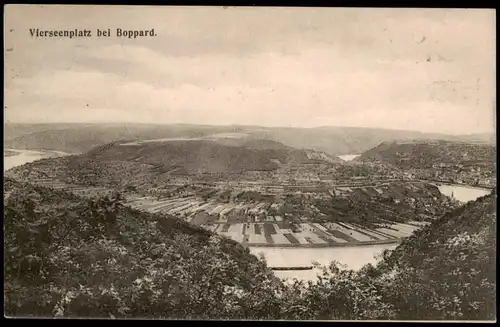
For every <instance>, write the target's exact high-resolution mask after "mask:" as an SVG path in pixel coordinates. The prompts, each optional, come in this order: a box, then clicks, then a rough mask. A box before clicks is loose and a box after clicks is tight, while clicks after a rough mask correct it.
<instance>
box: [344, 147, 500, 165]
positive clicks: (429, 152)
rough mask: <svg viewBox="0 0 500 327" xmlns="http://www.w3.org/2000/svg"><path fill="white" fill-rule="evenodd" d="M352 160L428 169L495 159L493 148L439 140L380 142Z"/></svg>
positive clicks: (490, 161) (488, 161)
mask: <svg viewBox="0 0 500 327" xmlns="http://www.w3.org/2000/svg"><path fill="white" fill-rule="evenodd" d="M354 161H365V162H366V161H368V162H381V163H387V164H391V165H395V166H396V167H399V168H430V167H432V166H433V165H435V164H440V163H444V164H446V163H457V164H458V163H462V164H467V163H477V162H487V163H493V162H495V161H496V147H495V146H494V145H492V144H481V143H464V142H450V141H442V140H434V141H425V140H415V141H396V142H383V143H381V144H379V145H378V146H376V147H374V148H373V149H370V150H368V151H366V152H364V153H363V154H362V155H361V156H359V157H357V158H355V159H354Z"/></svg>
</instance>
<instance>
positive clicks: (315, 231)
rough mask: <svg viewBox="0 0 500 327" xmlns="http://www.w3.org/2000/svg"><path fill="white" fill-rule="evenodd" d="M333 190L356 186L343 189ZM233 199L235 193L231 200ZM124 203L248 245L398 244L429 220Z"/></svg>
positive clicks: (79, 189)
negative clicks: (315, 217) (366, 222)
mask: <svg viewBox="0 0 500 327" xmlns="http://www.w3.org/2000/svg"><path fill="white" fill-rule="evenodd" d="M37 184H41V185H44V186H50V187H53V188H57V189H63V188H64V189H67V190H68V191H71V192H74V193H77V194H80V195H84V196H85V195H87V196H93V195H97V194H100V195H103V194H106V193H110V192H112V190H111V189H109V188H105V187H91V186H78V185H72V184H67V183H60V182H53V181H51V180H50V179H40V180H38V181H37ZM335 191H336V192H339V191H340V192H343V191H348V192H349V191H352V190H351V189H348V188H340V187H339V188H337V189H336V190H335ZM360 191H361V192H363V193H367V192H368V193H372V192H376V193H378V192H379V190H378V189H377V188H363V189H360ZM219 193H220V192H219ZM233 197H234V195H233V194H232V195H231V196H230V198H233ZM125 201H126V204H127V205H129V206H131V207H133V208H136V209H139V210H144V211H148V212H153V213H154V212H159V213H166V214H170V215H173V216H177V217H179V218H182V219H185V220H186V221H188V222H191V223H192V224H195V225H198V226H201V227H203V228H206V229H208V230H211V231H213V232H215V233H218V234H221V235H225V236H227V237H229V238H231V239H233V240H235V241H237V242H240V243H243V244H246V245H248V246H269V247H337V246H351V245H372V244H387V243H396V242H398V241H399V240H401V239H402V238H405V237H408V236H410V235H411V234H412V233H413V232H414V231H415V230H417V229H419V228H421V227H422V226H424V225H426V224H429V222H423V221H408V222H405V223H396V222H391V221H388V220H384V219H380V223H379V224H377V226H376V227H374V228H367V227H365V226H361V225H359V224H357V223H353V222H350V223H346V222H339V221H336V222H322V223H319V222H311V220H310V217H304V216H298V217H297V216H296V217H292V218H290V216H289V215H287V214H286V213H285V214H284V215H281V214H269V213H270V212H276V209H277V208H278V207H279V206H280V204H279V203H278V202H271V201H267V202H259V201H249V202H243V203H242V202H231V201H224V202H221V201H220V199H218V198H208V199H207V198H203V197H201V196H198V195H194V194H192V193H186V194H180V195H177V196H173V197H170V198H165V199H159V198H158V197H153V196H139V195H133V194H130V193H128V194H127V195H126V196H125Z"/></svg>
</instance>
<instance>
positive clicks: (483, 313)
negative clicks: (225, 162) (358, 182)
mask: <svg viewBox="0 0 500 327" xmlns="http://www.w3.org/2000/svg"><path fill="white" fill-rule="evenodd" d="M4 192H5V195H4V217H5V218H4V235H5V242H4V250H5V252H4V253H5V254H4V257H5V284H4V302H5V312H6V314H7V315H8V316H56V317H63V316H64V317H77V316H78V317H82V316H84V317H116V318H126V317H149V318H187V319H189V318H195V319H427V320H429V319H460V320H467V319H494V318H495V317H496V316H495V314H496V313H495V300H496V299H495V289H496V280H495V266H496V265H495V260H496V231H495V230H496V213H495V210H496V194H494V195H491V196H487V197H483V198H481V199H479V200H478V201H476V202H474V203H469V204H468V205H466V206H464V207H462V208H460V209H459V210H456V211H454V212H451V213H449V214H448V215H446V216H445V217H443V218H442V219H439V220H437V221H436V222H435V223H433V224H432V225H430V226H428V227H426V228H424V229H423V230H421V231H419V232H417V233H416V234H415V235H414V236H412V237H411V238H409V239H407V240H406V241H405V242H403V244H402V245H401V246H399V247H398V248H397V249H396V250H395V251H394V252H393V253H392V254H391V253H385V254H384V259H383V260H382V262H381V263H380V264H379V266H377V267H372V266H366V267H365V268H363V269H362V270H361V271H358V272H355V271H350V270H345V269H341V268H340V267H339V266H338V265H336V264H334V263H333V264H332V265H331V266H330V267H328V268H325V269H324V275H323V276H319V277H318V280H317V282H316V283H314V284H313V283H303V282H299V281H296V282H295V283H293V284H289V283H283V282H281V281H279V280H278V279H277V278H275V277H274V275H273V274H272V272H271V271H270V270H269V269H268V268H267V267H266V264H265V262H264V261H263V260H262V259H258V258H256V257H255V256H252V255H250V253H249V251H248V250H247V249H245V248H244V247H243V246H241V245H239V244H238V243H236V242H233V241H231V240H228V239H226V238H223V237H219V236H216V235H214V234H212V233H211V232H208V231H205V230H203V229H201V228H197V227H194V226H191V225H189V224H187V223H184V222H182V221H179V220H177V219H175V218H171V217H168V216H165V215H154V214H148V213H142V212H139V211H136V210H133V209H130V208H127V207H124V206H123V205H122V203H121V198H120V195H119V194H115V195H113V196H111V197H106V198H99V199H94V200H86V199H82V198H79V197H77V196H73V195H71V194H68V193H64V192H58V191H55V190H51V189H47V188H40V187H36V186H32V185H29V184H18V183H16V182H14V181H11V180H6V181H5V182H4Z"/></svg>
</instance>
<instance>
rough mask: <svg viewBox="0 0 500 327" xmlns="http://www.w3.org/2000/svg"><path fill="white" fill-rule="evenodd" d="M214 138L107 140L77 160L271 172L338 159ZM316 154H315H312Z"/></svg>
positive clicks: (274, 144) (195, 169)
mask: <svg viewBox="0 0 500 327" xmlns="http://www.w3.org/2000/svg"><path fill="white" fill-rule="evenodd" d="M224 143H225V142H217V141H213V140H205V139H195V140H168V141H159V142H147V143H146V142H144V143H134V142H132V143H127V142H126V143H110V144H109V145H106V146H103V147H97V148H95V149H93V150H91V151H89V152H87V153H86V154H84V155H82V156H80V157H79V160H81V161H82V162H84V161H85V160H92V161H101V162H105V161H128V162H135V163H138V164H147V165H152V166H155V167H158V168H159V167H161V170H162V171H164V172H167V171H171V170H173V169H176V168H181V169H182V170H183V171H184V172H185V173H187V174H198V173H222V174H238V173H243V172H245V171H271V170H276V169H277V168H278V167H279V163H277V161H278V162H280V163H281V164H302V163H316V162H318V161H319V162H321V161H337V162H341V160H340V159H338V158H333V157H329V156H325V155H324V154H323V157H322V156H321V153H317V152H314V151H310V150H299V149H294V148H290V147H286V146H283V145H282V144H280V143H278V142H272V141H268V140H256V139H252V140H244V141H241V142H239V144H241V145H236V142H229V143H231V144H232V145H225V144H224ZM313 154H314V155H316V156H313Z"/></svg>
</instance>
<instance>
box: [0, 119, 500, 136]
mask: <svg viewBox="0 0 500 327" xmlns="http://www.w3.org/2000/svg"><path fill="white" fill-rule="evenodd" d="M6 124H18V125H70V124H74V125H76V124H78V125H156V126H168V125H186V126H217V127H260V128H288V129H321V128H323V129H325V128H348V129H349V128H350V129H371V130H386V131H397V132H413V133H421V134H431V135H448V136H467V135H482V134H488V135H490V134H491V135H496V133H495V131H491V132H486V131H485V132H475V133H466V134H451V133H438V132H426V131H419V130H409V129H394V128H387V127H371V126H370V127H367V126H352V125H318V126H307V127H306V126H285V125H245V124H200V123H146V122H44V123H34V122H15V121H9V122H4V125H6Z"/></svg>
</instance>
